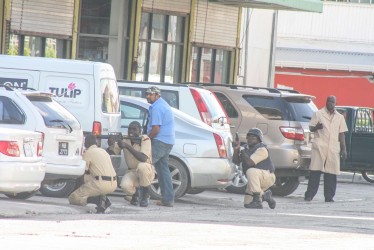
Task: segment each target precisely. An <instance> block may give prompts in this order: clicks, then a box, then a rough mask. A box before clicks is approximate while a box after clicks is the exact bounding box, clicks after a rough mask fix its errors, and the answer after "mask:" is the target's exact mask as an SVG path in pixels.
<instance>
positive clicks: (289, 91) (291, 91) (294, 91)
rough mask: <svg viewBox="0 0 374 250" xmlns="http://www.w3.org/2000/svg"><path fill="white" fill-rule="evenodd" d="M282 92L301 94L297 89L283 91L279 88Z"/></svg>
mask: <svg viewBox="0 0 374 250" xmlns="http://www.w3.org/2000/svg"><path fill="white" fill-rule="evenodd" d="M277 89H278V90H279V91H280V92H282V93H292V94H300V92H299V91H297V90H295V89H282V88H277Z"/></svg>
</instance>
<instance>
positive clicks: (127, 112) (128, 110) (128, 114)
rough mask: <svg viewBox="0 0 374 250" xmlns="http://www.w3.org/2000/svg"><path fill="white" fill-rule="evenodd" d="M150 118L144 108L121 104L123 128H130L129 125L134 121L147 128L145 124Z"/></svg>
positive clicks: (125, 103)
mask: <svg viewBox="0 0 374 250" xmlns="http://www.w3.org/2000/svg"><path fill="white" fill-rule="evenodd" d="M147 118H148V110H147V109H144V108H142V107H139V106H136V105H133V104H130V103H127V102H121V128H127V129H128V128H129V124H130V123H131V122H133V121H137V122H139V123H140V124H141V125H142V128H144V127H145V123H146V121H147Z"/></svg>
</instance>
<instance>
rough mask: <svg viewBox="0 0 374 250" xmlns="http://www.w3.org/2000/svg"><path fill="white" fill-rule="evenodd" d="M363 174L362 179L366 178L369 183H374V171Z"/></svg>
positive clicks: (363, 172)
mask: <svg viewBox="0 0 374 250" xmlns="http://www.w3.org/2000/svg"><path fill="white" fill-rule="evenodd" d="M361 174H362V177H364V179H365V180H366V181H367V182H370V183H374V172H373V171H362V172H361Z"/></svg>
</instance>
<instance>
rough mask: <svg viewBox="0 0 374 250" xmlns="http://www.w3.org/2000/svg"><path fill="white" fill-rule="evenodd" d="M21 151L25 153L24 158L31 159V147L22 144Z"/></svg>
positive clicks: (27, 144)
mask: <svg viewBox="0 0 374 250" xmlns="http://www.w3.org/2000/svg"><path fill="white" fill-rule="evenodd" d="M23 150H24V151H25V156H26V157H32V155H33V153H32V147H31V145H30V144H29V143H25V144H23Z"/></svg>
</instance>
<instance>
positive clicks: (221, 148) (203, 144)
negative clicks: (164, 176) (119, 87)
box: [118, 96, 235, 198]
mask: <svg viewBox="0 0 374 250" xmlns="http://www.w3.org/2000/svg"><path fill="white" fill-rule="evenodd" d="M120 102H121V112H122V117H121V121H122V124H121V129H122V133H123V134H125V135H126V134H127V128H128V125H129V124H130V122H132V121H138V122H140V124H142V125H143V126H144V125H145V122H146V120H147V117H148V108H149V106H150V104H149V103H147V101H146V100H145V99H143V98H136V97H130V96H120ZM172 109H173V113H174V119H175V137H176V138H175V139H176V140H175V145H174V147H173V149H172V151H171V153H170V158H169V168H170V171H171V173H172V179H173V186H174V191H175V197H176V198H178V197H181V196H183V195H184V194H186V193H187V192H188V193H198V192H201V191H203V190H204V189H214V188H224V187H226V186H228V185H230V184H231V180H232V178H233V176H234V173H235V166H234V164H232V162H231V161H230V157H231V156H230V153H229V152H228V151H227V150H226V145H225V139H224V138H223V137H222V136H221V135H220V133H221V132H222V131H220V130H217V129H214V128H212V127H210V126H209V125H207V124H205V123H204V122H202V121H200V120H197V119H195V118H193V117H192V116H190V115H187V114H185V113H183V112H181V111H179V110H177V109H174V108H172ZM225 134H226V133H225ZM121 174H123V173H118V175H121ZM151 195H152V197H154V198H160V190H159V185H158V181H157V177H156V179H155V180H154V182H153V184H152V188H151Z"/></svg>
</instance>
